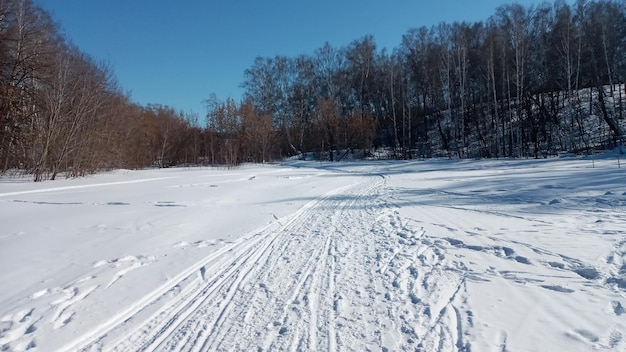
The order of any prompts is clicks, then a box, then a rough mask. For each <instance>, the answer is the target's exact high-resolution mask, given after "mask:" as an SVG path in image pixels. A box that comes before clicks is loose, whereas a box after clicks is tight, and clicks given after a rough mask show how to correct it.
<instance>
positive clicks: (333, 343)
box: [0, 158, 626, 352]
mask: <svg viewBox="0 0 626 352" xmlns="http://www.w3.org/2000/svg"><path fill="white" fill-rule="evenodd" d="M592 166H593V167H592ZM624 172H625V171H624V169H621V168H618V167H617V163H616V161H615V160H613V159H612V158H596V160H594V162H593V163H592V161H591V160H586V159H559V160H548V161H545V160H544V161H537V160H500V161H494V160H492V161H437V160H434V161H413V162H351V163H316V162H310V163H307V162H298V161H293V162H289V163H286V164H282V165H264V166H251V165H250V166H244V167H241V168H238V169H234V170H224V169H211V168H193V169H185V168H179V169H166V170H144V171H116V172H111V173H107V174H101V175H97V176H93V177H90V178H84V179H76V180H61V181H54V182H43V183H37V184H35V183H30V182H26V181H25V180H23V179H16V178H2V179H0V214H2V215H1V219H0V221H1V223H2V228H1V230H0V231H1V232H0V265H1V266H2V269H3V270H2V271H0V285H1V286H2V290H0V349H1V350H3V351H5V350H7V351H25V350H33V351H37V350H39V351H52V350H55V351H76V350H79V351H99V350H105V351H153V350H175V351H205V350H206V351H213V350H216V351H233V350H239V351H275V350H276V351H278V350H280V351H282V350H290V351H295V350H301V351H365V350H372V351H376V350H378V351H380V350H382V351H403V350H405V351H464V352H469V351H470V350H471V351H624V350H626V319H625V317H626V315H625V314H624V312H625V309H624V307H625V306H626V217H625V216H624V209H625V205H626V174H625V173H624Z"/></svg>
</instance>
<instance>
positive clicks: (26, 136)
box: [0, 0, 205, 181]
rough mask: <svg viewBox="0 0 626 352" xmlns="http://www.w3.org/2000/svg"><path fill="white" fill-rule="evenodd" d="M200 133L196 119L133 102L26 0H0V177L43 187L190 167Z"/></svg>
mask: <svg viewBox="0 0 626 352" xmlns="http://www.w3.org/2000/svg"><path fill="white" fill-rule="evenodd" d="M203 133H205V132H204V131H203V129H202V128H200V127H199V123H198V118H197V116H188V115H185V114H183V113H181V112H176V111H175V110H174V109H172V108H169V107H167V106H161V105H149V106H140V105H138V104H135V103H133V102H131V101H130V99H129V97H128V95H127V94H125V93H123V92H122V90H121V88H120V87H119V86H118V84H117V82H116V81H115V77H114V75H113V71H112V69H111V67H109V66H108V65H106V64H102V63H98V62H96V61H94V59H93V58H91V57H89V56H88V55H86V54H85V53H83V52H81V51H80V50H79V48H77V47H76V46H75V45H73V44H72V43H71V42H70V41H69V40H68V39H66V38H65V37H64V36H63V35H61V34H60V31H59V28H58V26H57V24H56V23H55V22H54V21H53V20H52V18H51V17H50V15H49V13H47V12H46V11H45V10H43V9H42V8H41V7H39V6H37V5H35V4H34V3H33V2H32V1H31V0H0V172H2V173H6V172H8V171H18V172H21V173H28V174H32V175H33V177H34V179H35V181H40V180H44V179H54V178H56V177H57V176H58V175H59V174H64V175H66V176H68V177H74V176H82V175H85V174H88V173H94V172H97V171H100V170H106V169H112V168H142V167H147V166H151V165H157V166H167V165H170V164H174V163H195V162H196V161H197V160H198V158H199V157H200V155H201V154H202V152H201V150H200V145H199V142H198V141H199V140H200V139H201V135H202V134H203Z"/></svg>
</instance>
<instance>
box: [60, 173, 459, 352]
mask: <svg viewBox="0 0 626 352" xmlns="http://www.w3.org/2000/svg"><path fill="white" fill-rule="evenodd" d="M389 192H390V190H389V189H388V188H387V187H386V179H385V178H384V177H382V176H379V175H365V176H362V177H361V178H360V181H359V182H357V183H356V184H354V185H352V186H349V187H344V188H341V189H338V190H335V191H334V192H331V193H330V194H327V195H326V196H324V197H322V198H320V199H317V200H314V201H312V202H310V203H309V204H307V205H306V206H304V207H303V208H302V209H301V210H300V211H298V212H297V213H295V214H294V215H292V216H290V217H286V218H282V219H279V220H278V221H277V222H275V223H274V224H272V225H268V226H267V227H266V228H263V229H260V230H258V231H256V232H254V233H253V234H251V235H249V236H246V237H244V238H242V240H240V241H237V242H235V243H233V244H231V245H229V246H226V247H223V248H222V249H221V250H219V251H217V252H215V253H214V254H212V255H211V256H209V257H207V258H205V260H203V261H202V262H201V263H199V264H198V265H196V266H194V267H191V268H189V269H188V270H186V271H185V273H183V274H181V275H179V276H178V277H177V278H176V279H175V280H172V281H170V282H169V283H168V284H167V285H166V286H163V287H161V288H159V289H158V290H156V291H155V292H152V293H151V294H149V295H147V296H146V297H144V298H143V299H142V300H140V302H137V303H136V304H135V305H134V306H133V307H130V308H129V309H127V310H126V311H125V312H121V313H120V314H118V315H117V316H115V317H113V318H112V319H111V320H110V321H108V322H105V323H103V324H101V326H98V327H96V328H94V329H93V330H92V331H91V332H89V333H87V334H85V335H83V336H79V337H77V338H76V339H75V340H74V341H72V342H70V343H68V344H67V345H66V346H65V348H64V349H63V350H76V349H78V350H82V351H94V350H105V351H129V350H134V351H154V350H176V351H206V350H215V351H229V350H250V351H252V350H256V351H269V350H289V351H299V350H310V351H314V350H327V351H335V350H352V351H361V350H367V349H379V348H381V347H382V348H383V350H387V351H392V350H424V351H431V350H432V351H444V350H463V348H464V347H463V346H465V345H464V344H465V342H464V341H463V334H462V331H463V319H464V317H463V316H462V315H463V314H462V310H460V308H459V307H458V305H459V304H461V302H462V300H461V299H460V296H462V295H463V294H465V291H464V278H463V276H462V274H460V272H458V271H455V270H451V267H450V266H449V263H448V262H447V259H446V256H445V255H444V253H443V247H441V246H439V245H438V244H436V243H434V242H433V241H431V240H430V239H428V238H427V236H424V230H423V229H420V228H414V227H412V226H411V225H410V224H409V222H408V221H407V220H405V219H403V218H402V217H400V215H399V214H398V213H397V212H396V211H395V210H394V208H393V206H392V205H390V203H389V199H388V198H389V197H388V196H389ZM105 263H107V262H102V263H96V265H95V266H96V267H97V266H99V265H103V264H105ZM108 264H110V262H108ZM136 266H138V264H136ZM134 267H135V266H130V267H128V268H127V269H125V270H132V269H134ZM124 273H125V271H124V270H122V271H120V272H119V273H118V274H117V275H116V276H114V278H113V279H112V281H111V283H110V285H112V284H114V283H115V280H116V278H117V277H118V276H121V275H123V274H124ZM91 289H92V290H95V289H96V287H94V288H91ZM89 292H90V291H85V293H83V294H82V295H85V294H88V293H89ZM77 294H78V293H74V295H77ZM76 297H77V298H74V299H79V298H81V296H80V295H79V296H76ZM70 301H71V299H70ZM145 312H148V313H149V314H146V313H145ZM62 316H64V315H63V314H62V311H61V312H58V313H57V314H55V317H56V319H57V320H58V319H60V318H61V317H62ZM138 319H139V320H138Z"/></svg>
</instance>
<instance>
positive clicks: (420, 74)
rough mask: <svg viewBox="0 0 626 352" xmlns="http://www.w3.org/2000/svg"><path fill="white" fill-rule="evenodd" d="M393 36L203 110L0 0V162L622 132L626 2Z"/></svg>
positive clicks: (293, 62)
mask: <svg viewBox="0 0 626 352" xmlns="http://www.w3.org/2000/svg"><path fill="white" fill-rule="evenodd" d="M416 26H419V23H416ZM398 42H399V43H400V44H399V46H398V47H397V48H393V49H381V48H378V47H377V45H376V41H375V38H374V37H372V36H369V35H365V36H364V37H362V38H360V39H355V40H354V41H352V42H351V43H348V44H347V45H345V46H342V47H333V46H331V45H330V44H326V45H324V46H322V47H321V48H319V49H317V50H315V51H314V52H313V53H312V54H311V53H309V54H302V55H300V56H297V57H284V56H276V57H257V58H256V59H255V60H254V62H252V63H251V66H250V67H249V68H248V69H247V70H245V72H244V77H245V78H244V81H243V82H242V87H243V88H244V96H243V97H241V100H240V101H239V100H237V99H235V98H229V99H226V100H225V101H221V100H219V99H217V98H216V97H215V96H213V97H208V98H207V100H206V107H207V114H206V119H201V118H200V117H198V116H195V115H192V114H185V113H183V112H178V111H175V109H173V108H170V107H168V106H164V105H158V104H155V105H148V106H141V105H138V104H136V103H134V102H132V100H131V98H130V97H129V96H128V94H126V93H124V88H125V87H120V86H119V85H118V84H117V82H116V80H115V75H114V72H113V68H112V67H110V66H108V65H106V64H102V63H99V62H96V60H94V59H93V58H91V57H89V56H88V55H86V54H85V53H83V52H81V50H80V48H77V47H76V46H74V45H73V44H72V43H71V40H70V38H65V37H64V36H63V35H62V34H61V30H60V28H59V26H58V25H57V24H56V23H55V22H54V20H53V19H52V18H51V16H50V15H49V14H48V13H47V12H46V11H44V10H43V9H41V8H40V7H38V6H37V5H36V4H34V3H33V2H32V1H31V0H0V75H1V80H0V170H1V171H0V172H2V173H7V172H10V173H15V172H17V173H26V174H32V175H33V177H34V180H35V181H40V180H45V179H54V178H56V177H58V176H59V175H63V176H67V177H74V176H81V175H85V174H89V173H94V172H98V171H100V170H107V169H113V168H131V169H132V168H144V167H150V166H156V167H167V166H173V165H190V164H205V165H206V164H210V165H237V164H239V163H243V162H267V161H271V160H276V159H279V158H282V157H286V156H296V155H298V156H299V157H300V158H307V159H308V158H311V159H312V158H319V159H321V160H329V161H336V160H341V159H342V158H344V157H346V156H347V155H350V157H351V158H361V157H376V156H377V155H379V156H380V155H382V154H380V153H377V152H376V151H377V150H385V151H386V153H385V154H384V157H391V158H398V159H412V158H431V157H438V158H457V159H463V158H501V157H508V158H545V157H550V156H555V155H559V154H561V153H564V152H568V153H575V154H590V153H593V152H594V151H596V150H603V149H608V148H614V147H615V146H617V145H620V144H623V143H624V130H625V129H626V121H625V118H626V109H625V107H624V104H625V103H626V90H625V85H624V83H625V82H626V0H596V1H590V0H577V1H575V2H574V3H573V4H570V3H567V2H565V1H562V0H558V1H556V2H555V3H543V4H541V5H537V6H533V7H523V6H521V5H517V4H511V5H505V6H502V7H500V8H499V9H498V10H497V11H496V12H495V13H494V14H493V15H492V16H491V17H489V18H488V19H486V20H485V21H482V22H477V23H466V22H462V23H456V22H455V23H441V24H439V25H437V26H433V27H431V28H425V27H416V28H411V29H407V32H406V34H405V35H404V36H402V38H398ZM173 89H175V87H173Z"/></svg>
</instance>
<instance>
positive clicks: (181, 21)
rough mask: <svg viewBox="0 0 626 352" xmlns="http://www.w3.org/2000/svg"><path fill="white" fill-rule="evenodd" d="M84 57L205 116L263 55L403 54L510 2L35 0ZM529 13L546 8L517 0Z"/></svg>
mask: <svg viewBox="0 0 626 352" xmlns="http://www.w3.org/2000/svg"><path fill="white" fill-rule="evenodd" d="M34 1H35V3H37V4H39V5H40V6H42V7H43V8H44V9H46V10H48V11H49V12H50V13H51V14H52V17H53V18H54V20H55V21H56V22H57V23H58V24H59V25H60V27H61V31H62V32H63V33H65V35H66V36H67V37H68V38H69V39H70V40H71V41H72V42H73V43H74V44H76V45H77V46H78V47H79V48H80V49H81V50H82V51H84V52H86V53H87V54H89V55H91V56H92V57H94V58H95V59H96V60H98V61H105V62H108V63H110V64H111V65H112V66H113V69H114V71H115V74H116V77H117V79H118V82H119V84H120V86H121V87H122V89H123V90H124V91H127V92H130V95H131V98H132V100H133V101H136V102H138V103H140V104H143V105H145V104H149V103H158V104H163V105H169V106H171V107H173V108H175V109H177V110H182V111H185V112H188V113H189V112H194V113H197V114H198V115H199V117H200V119H201V120H203V119H204V116H205V114H206V109H205V107H204V105H203V103H202V101H203V100H204V99H206V98H208V97H209V95H210V94H211V93H215V94H216V95H217V97H218V98H220V99H226V98H227V97H232V98H234V99H235V100H239V99H240V98H241V95H242V93H243V91H242V89H241V88H240V84H241V83H242V82H243V79H244V77H243V72H244V70H245V69H246V68H248V67H250V65H251V64H252V63H253V60H254V58H255V57H256V56H263V57H267V56H271V57H273V56H275V55H285V56H289V57H293V56H296V55H299V54H312V53H313V52H314V50H315V49H317V48H319V47H321V46H323V45H324V43H325V42H329V43H330V44H332V45H333V46H334V47H340V46H344V45H347V44H349V43H350V42H351V41H353V40H355V39H360V38H362V37H363V36H365V35H368V34H371V35H373V36H374V40H375V42H376V44H377V45H378V47H379V48H383V47H385V48H387V49H388V50H392V49H394V48H396V47H398V46H399V44H400V41H401V39H402V35H403V34H405V33H406V32H407V30H408V29H410V28H413V27H421V26H428V27H430V26H431V25H435V24H438V23H439V22H454V21H468V22H475V21H479V20H485V19H487V18H488V17H489V16H491V15H492V14H493V13H494V11H495V9H496V8H497V7H499V6H501V5H504V4H508V3H511V2H512V1H508V0H475V1H472V0H349V1H348V0H313V1H302V0H266V1H252V0H246V1H243V0H182V1H176V0H34ZM516 2H517V3H520V4H522V5H524V6H529V5H531V4H537V3H540V2H541V1H540V0H518V1H516Z"/></svg>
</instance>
